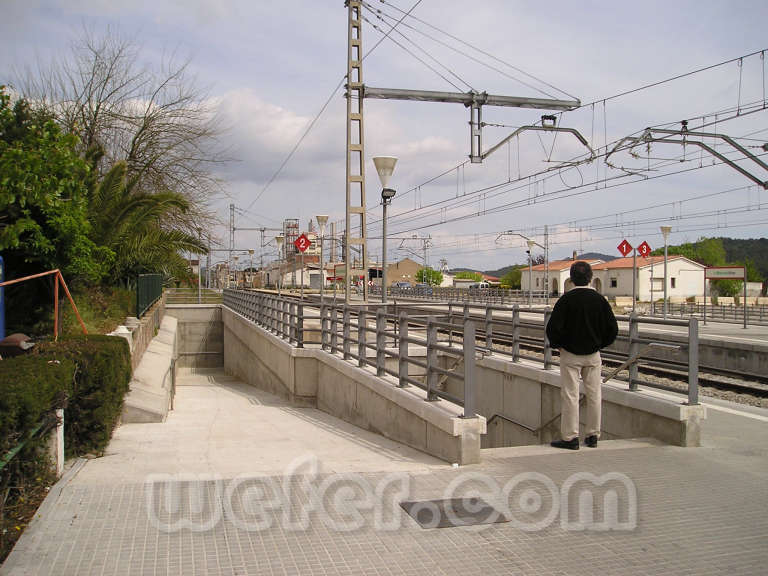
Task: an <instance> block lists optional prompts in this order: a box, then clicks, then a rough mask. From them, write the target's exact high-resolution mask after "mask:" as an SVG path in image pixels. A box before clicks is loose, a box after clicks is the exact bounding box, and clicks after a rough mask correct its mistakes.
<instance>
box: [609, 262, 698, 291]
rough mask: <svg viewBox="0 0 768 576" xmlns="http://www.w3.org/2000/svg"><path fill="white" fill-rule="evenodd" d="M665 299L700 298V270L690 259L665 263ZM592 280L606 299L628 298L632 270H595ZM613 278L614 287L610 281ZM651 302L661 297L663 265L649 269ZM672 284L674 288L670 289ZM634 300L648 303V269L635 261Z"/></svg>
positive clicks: (649, 267)
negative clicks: (597, 282) (593, 279)
mask: <svg viewBox="0 0 768 576" xmlns="http://www.w3.org/2000/svg"><path fill="white" fill-rule="evenodd" d="M667 276H668V279H667V297H668V298H673V297H674V298H690V297H693V296H703V295H704V267H703V266H701V265H700V264H697V263H696V262H692V261H690V260H683V259H676V260H670V261H668V262H667ZM595 278H599V279H600V282H601V287H600V292H601V293H602V294H603V295H604V296H606V297H608V298H611V297H615V296H629V297H631V296H632V270H631V269H630V268H617V269H608V270H596V271H595ZM612 278H615V279H616V283H617V285H616V287H612V286H611V279H612ZM653 278H654V285H653V299H654V300H660V299H662V298H664V264H663V263H662V264H659V263H656V264H655V265H654V266H653ZM673 284H674V286H673ZM636 290H637V297H638V299H639V300H640V301H642V302H650V301H651V266H650V265H649V266H642V267H641V263H640V262H639V261H638V269H637V284H636Z"/></svg>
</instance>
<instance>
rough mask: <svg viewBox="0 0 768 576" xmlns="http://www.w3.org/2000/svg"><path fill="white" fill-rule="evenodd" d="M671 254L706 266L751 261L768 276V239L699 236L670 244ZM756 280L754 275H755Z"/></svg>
mask: <svg viewBox="0 0 768 576" xmlns="http://www.w3.org/2000/svg"><path fill="white" fill-rule="evenodd" d="M668 250H669V253H670V254H681V255H683V256H685V257H686V258H690V259H691V260H694V261H696V262H698V263H700V264H704V265H705V266H726V265H739V264H744V263H745V262H747V261H749V262H750V263H751V264H752V265H753V266H751V267H750V268H751V269H752V270H753V273H757V275H759V276H760V277H761V279H762V280H765V279H766V278H768V239H766V238H755V239H751V238H750V239H735V238H699V239H698V240H697V241H696V242H686V243H684V244H679V245H670V246H668ZM663 253H664V249H663V248H661V249H656V250H654V251H653V254H656V255H658V254H663ZM753 280H754V276H753Z"/></svg>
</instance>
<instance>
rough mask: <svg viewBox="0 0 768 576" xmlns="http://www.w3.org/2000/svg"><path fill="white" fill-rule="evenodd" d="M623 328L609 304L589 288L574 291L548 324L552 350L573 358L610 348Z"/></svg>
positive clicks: (556, 308) (562, 299) (557, 306)
mask: <svg viewBox="0 0 768 576" xmlns="http://www.w3.org/2000/svg"><path fill="white" fill-rule="evenodd" d="M618 332H619V326H618V324H617V323H616V317H615V316H614V315H613V310H611V305H610V304H608V301H607V300H606V299H605V298H604V297H603V296H601V295H600V294H598V293H597V292H596V291H594V290H593V289H591V288H587V287H576V288H572V289H571V290H569V291H568V292H566V293H565V294H563V295H562V296H561V297H560V299H559V300H558V301H557V303H556V304H555V308H554V309H553V310H552V316H551V317H550V319H549V323H548V324H547V338H549V344H550V346H552V348H564V349H565V350H567V351H568V352H570V353H571V354H579V355H585V354H592V353H593V352H597V351H598V350H600V349H601V348H605V347H606V346H610V345H611V344H612V343H613V341H614V340H615V339H616V335H617V334H618Z"/></svg>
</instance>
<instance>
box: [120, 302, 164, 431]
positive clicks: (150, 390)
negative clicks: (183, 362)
mask: <svg viewBox="0 0 768 576" xmlns="http://www.w3.org/2000/svg"><path fill="white" fill-rule="evenodd" d="M177 342H178V339H177V321H176V318H173V317H171V316H166V317H165V318H163V321H162V322H161V323H160V328H159V330H158V332H157V336H155V337H154V338H153V339H152V341H151V342H150V343H149V345H148V346H147V349H146V351H145V352H144V354H143V356H142V358H141V362H139V365H138V366H137V367H136V368H135V369H134V371H133V376H132V378H131V383H130V389H129V391H128V394H126V396H125V401H124V403H123V413H122V416H121V418H120V420H121V421H122V422H124V423H145V422H163V421H164V420H165V418H166V416H167V415H168V410H169V409H170V406H171V402H172V399H173V393H174V389H173V388H174V382H175V381H176V370H175V358H176V354H177V351H178V349H177Z"/></svg>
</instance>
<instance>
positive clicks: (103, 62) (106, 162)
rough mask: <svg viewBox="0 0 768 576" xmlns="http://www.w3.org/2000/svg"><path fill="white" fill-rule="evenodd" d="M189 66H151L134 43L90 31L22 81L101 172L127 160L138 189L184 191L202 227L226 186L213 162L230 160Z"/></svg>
mask: <svg viewBox="0 0 768 576" xmlns="http://www.w3.org/2000/svg"><path fill="white" fill-rule="evenodd" d="M188 65H189V62H188V61H184V62H181V63H177V61H176V60H175V58H174V57H170V58H168V59H167V60H165V59H164V61H163V62H162V63H160V64H159V66H158V67H157V69H151V68H150V67H148V66H147V65H144V64H142V60H141V55H140V51H139V49H138V45H137V42H136V41H132V40H128V39H126V38H124V37H122V36H121V35H119V34H118V33H116V32H115V31H113V30H109V29H108V30H107V31H106V32H105V33H103V34H94V33H93V32H91V31H89V30H84V31H83V33H82V34H81V36H80V38H79V40H78V41H77V42H76V43H75V44H74V45H73V47H72V51H71V54H70V55H68V56H67V57H64V58H60V59H58V60H57V61H54V62H53V63H52V64H51V65H50V66H49V67H48V68H46V69H39V70H38V71H36V73H34V74H31V73H27V75H26V78H25V79H24V81H23V82H22V84H21V85H22V87H23V92H25V95H26V96H27V97H28V98H30V99H32V101H34V102H38V103H39V104H40V105H42V106H45V107H47V108H48V109H49V110H50V111H51V112H52V113H53V114H54V115H55V117H56V118H57V119H58V121H59V122H60V123H61V124H62V125H63V126H64V128H65V129H66V130H69V131H71V132H74V133H76V134H78V136H79V137H80V140H81V145H82V148H83V149H82V153H83V154H84V155H91V157H92V158H94V159H96V160H97V162H96V165H97V169H98V172H99V174H103V173H106V172H107V171H108V170H109V169H110V168H111V167H112V166H114V165H115V164H116V163H117V162H120V161H124V162H125V163H126V166H127V178H128V180H129V181H135V186H134V189H135V190H137V191H141V192H147V193H153V192H165V191H171V192H176V193H179V194H181V195H183V196H184V197H185V198H187V200H188V201H189V202H190V204H191V206H192V210H191V211H190V212H189V213H188V214H187V216H186V217H185V220H187V221H186V222H184V224H186V225H188V226H191V224H192V223H193V222H194V223H195V224H196V225H197V226H199V225H200V217H201V216H202V215H203V214H204V212H205V206H206V204H207V201H208V200H209V199H210V198H211V197H212V196H213V195H214V194H216V193H217V192H219V191H220V189H221V188H220V182H219V181H218V180H217V179H216V177H215V175H214V169H215V166H216V165H217V164H220V163H222V162H226V161H228V160H229V158H227V155H226V150H225V149H224V148H223V147H222V145H221V142H220V138H221V136H222V134H223V132H224V127H223V126H222V124H221V121H220V119H219V118H218V117H217V114H216V111H215V106H214V105H213V104H212V101H211V99H209V97H208V94H207V93H206V92H205V90H203V89H202V88H200V87H199V86H198V84H197V82H196V79H195V78H194V77H192V76H191V75H190V74H189V73H188Z"/></svg>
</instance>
